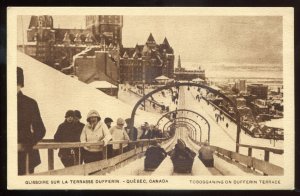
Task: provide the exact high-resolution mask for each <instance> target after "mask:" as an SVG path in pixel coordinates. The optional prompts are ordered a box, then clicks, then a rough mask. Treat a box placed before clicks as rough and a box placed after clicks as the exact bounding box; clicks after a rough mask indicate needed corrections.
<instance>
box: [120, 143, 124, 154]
mask: <svg viewBox="0 0 300 196" xmlns="http://www.w3.org/2000/svg"><path fill="white" fill-rule="evenodd" d="M120 154H123V144H122V143H121V144H120Z"/></svg>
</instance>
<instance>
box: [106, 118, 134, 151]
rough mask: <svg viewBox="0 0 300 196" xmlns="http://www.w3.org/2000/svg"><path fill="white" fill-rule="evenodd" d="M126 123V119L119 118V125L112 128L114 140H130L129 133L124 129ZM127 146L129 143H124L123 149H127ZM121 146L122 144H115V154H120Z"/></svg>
mask: <svg viewBox="0 0 300 196" xmlns="http://www.w3.org/2000/svg"><path fill="white" fill-rule="evenodd" d="M124 124H125V121H124V120H123V119H122V118H118V119H117V125H116V126H114V127H112V128H110V130H109V131H110V134H111V136H112V141H116V140H128V141H129V140H130V138H129V136H128V134H127V133H126V131H125V129H124ZM127 146H128V144H123V146H122V148H123V149H124V150H123V151H124V152H126V151H127ZM120 150H121V146H120V144H113V156H116V155H119V154H120V153H121V152H120Z"/></svg>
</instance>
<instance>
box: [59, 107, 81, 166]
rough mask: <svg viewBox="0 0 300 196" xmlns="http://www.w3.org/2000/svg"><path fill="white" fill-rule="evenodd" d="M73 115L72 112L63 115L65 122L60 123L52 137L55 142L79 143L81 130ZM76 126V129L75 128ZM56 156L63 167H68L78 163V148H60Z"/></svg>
mask: <svg viewBox="0 0 300 196" xmlns="http://www.w3.org/2000/svg"><path fill="white" fill-rule="evenodd" d="M74 118H75V113H74V111H73V110H68V111H67V112H66V114H65V120H64V122H63V123H61V124H60V125H59V126H58V128H57V131H56V133H55V135H54V141H56V142H79V141H80V135H81V131H82V128H81V130H80V127H79V126H80V125H78V124H77V123H76V122H75V120H74ZM76 126H78V127H76ZM58 156H59V158H60V160H61V162H62V163H63V165H64V166H65V167H70V166H73V165H75V164H76V163H78V159H79V149H78V148H61V149H59V152H58Z"/></svg>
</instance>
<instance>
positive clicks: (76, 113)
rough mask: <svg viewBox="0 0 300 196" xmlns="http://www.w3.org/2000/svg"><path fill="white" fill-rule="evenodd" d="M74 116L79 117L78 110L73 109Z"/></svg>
mask: <svg viewBox="0 0 300 196" xmlns="http://www.w3.org/2000/svg"><path fill="white" fill-rule="evenodd" d="M74 116H75V117H77V118H79V119H81V113H80V111H79V110H74Z"/></svg>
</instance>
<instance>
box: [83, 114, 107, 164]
mask: <svg viewBox="0 0 300 196" xmlns="http://www.w3.org/2000/svg"><path fill="white" fill-rule="evenodd" d="M100 120H101V118H100V115H99V113H98V112H97V111H96V110H91V111H90V112H89V113H88V115H87V122H88V123H87V124H86V125H85V126H84V128H83V130H82V133H81V136H80V141H81V142H100V141H104V146H106V145H107V143H108V141H109V140H111V139H112V137H111V134H110V132H109V130H108V128H107V126H106V124H105V123H104V122H101V121H100ZM102 151H103V146H99V145H97V146H96V145H95V146H89V147H84V148H83V153H82V156H83V161H84V163H90V162H94V161H99V160H101V159H102V158H103V152H102Z"/></svg>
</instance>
